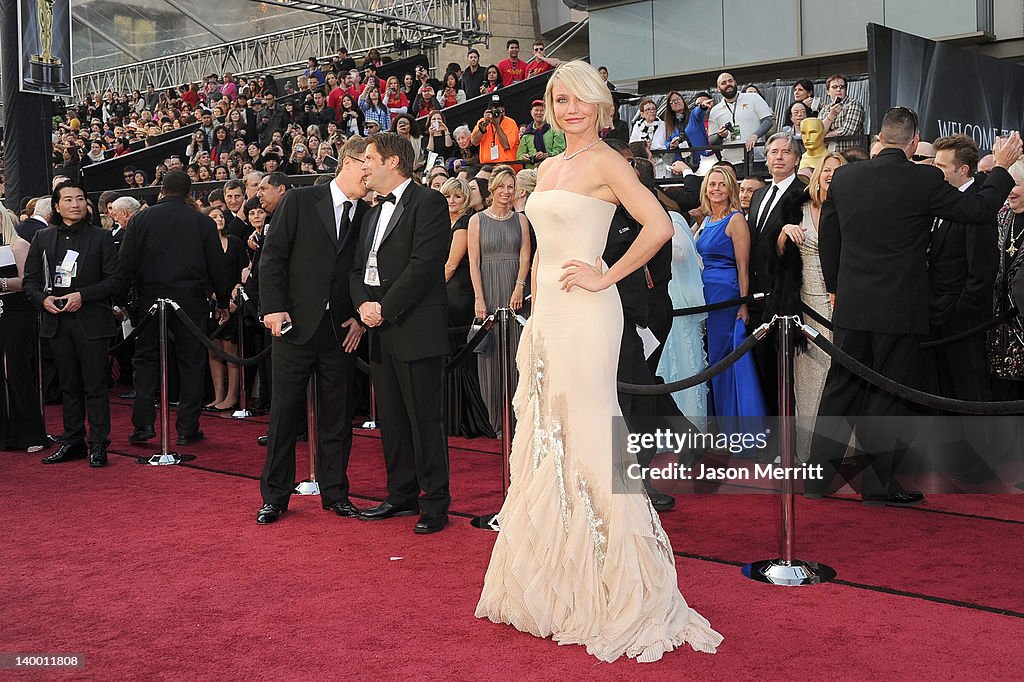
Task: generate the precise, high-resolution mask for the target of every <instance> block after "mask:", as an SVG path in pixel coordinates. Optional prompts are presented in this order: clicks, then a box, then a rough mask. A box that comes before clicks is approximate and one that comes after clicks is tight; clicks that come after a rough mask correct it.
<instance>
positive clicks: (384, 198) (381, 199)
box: [377, 194, 398, 205]
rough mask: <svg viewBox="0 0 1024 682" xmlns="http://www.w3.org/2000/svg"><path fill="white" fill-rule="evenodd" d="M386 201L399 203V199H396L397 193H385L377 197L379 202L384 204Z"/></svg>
mask: <svg viewBox="0 0 1024 682" xmlns="http://www.w3.org/2000/svg"><path fill="white" fill-rule="evenodd" d="M385 201H390V202H391V203H392V204H395V205H397V204H398V201H397V200H396V199H395V195H394V194H385V195H384V196H382V197H377V203H378V204H382V203H384V202H385Z"/></svg>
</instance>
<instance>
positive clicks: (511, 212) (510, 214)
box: [484, 209, 515, 223]
mask: <svg viewBox="0 0 1024 682" xmlns="http://www.w3.org/2000/svg"><path fill="white" fill-rule="evenodd" d="M484 213H486V214H487V215H489V216H491V217H492V218H494V219H495V220H497V221H498V222H499V223H500V222H501V221H503V220H508V219H509V218H511V217H512V214H514V213H515V209H513V210H511V211H509V212H508V213H506V214H505V215H503V216H501V217H500V218H499V217H498V214H497V213H495V212H494V211H492V210H491V209H487V210H486V211H484Z"/></svg>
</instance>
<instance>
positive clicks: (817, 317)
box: [800, 302, 1017, 349]
mask: <svg viewBox="0 0 1024 682" xmlns="http://www.w3.org/2000/svg"><path fill="white" fill-rule="evenodd" d="M800 308H801V309H802V310H803V312H804V313H805V314H806V315H807V316H809V317H810V318H811V319H813V320H814V321H815V322H817V323H818V324H820V325H821V326H822V327H824V328H825V329H828V330H829V331H832V321H831V320H826V319H825V318H824V317H822V316H821V314H820V313H818V312H817V311H816V310H814V309H813V308H811V307H810V306H808V305H807V304H806V303H803V302H801V303H800ZM1016 314H1017V310H1016V309H1012V310H1008V311H1006V312H1005V313H1001V314H999V315H996V316H995V317H993V318H992V319H991V320H987V321H985V322H982V323H981V324H979V325H977V326H975V327H971V328H970V329H965V330H964V331H962V332H958V333H956V334H954V335H953V336H947V337H946V338H944V339H935V340H933V341H925V342H924V343H922V344H920V345H919V346H918V348H920V349H925V348H937V347H939V346H945V345H948V344H951V343H956V342H957V341H963V340H964V339H969V338H970V337H972V336H974V335H975V334H980V333H981V332H984V331H988V330H989V329H992V328H993V327H997V326H999V325H1000V324H1002V323H1003V322H1006V321H1007V320H1008V319H1010V318H1011V317H1013V316H1014V315H1016Z"/></svg>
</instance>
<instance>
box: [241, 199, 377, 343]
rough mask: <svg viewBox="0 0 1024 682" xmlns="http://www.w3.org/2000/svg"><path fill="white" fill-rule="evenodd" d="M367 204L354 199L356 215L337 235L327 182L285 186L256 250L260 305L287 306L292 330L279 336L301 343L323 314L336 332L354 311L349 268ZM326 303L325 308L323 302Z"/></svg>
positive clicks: (272, 309) (275, 309)
mask: <svg viewBox="0 0 1024 682" xmlns="http://www.w3.org/2000/svg"><path fill="white" fill-rule="evenodd" d="M368 211H369V205H368V204H367V203H366V202H363V201H357V202H356V211H355V215H354V217H353V218H352V220H351V222H349V224H348V225H345V222H344V221H343V222H342V227H343V228H344V229H343V231H342V232H341V234H340V236H339V234H338V228H337V227H336V225H335V217H334V199H333V197H332V196H331V187H330V185H329V184H325V185H319V186H314V187H297V188H295V189H292V190H289V191H288V192H287V193H286V194H285V195H284V198H283V199H282V200H281V204H280V205H279V206H278V207H277V210H276V211H275V212H274V219H273V221H272V224H271V225H270V226H269V227H268V228H267V230H266V235H265V237H264V241H263V248H262V252H261V254H260V263H259V291H260V309H261V312H262V313H263V314H264V315H265V314H267V313H279V312H287V313H288V314H289V316H290V317H291V319H292V330H291V331H290V332H289V333H287V334H283V335H282V336H281V340H282V341H286V342H290V343H295V344H301V343H305V342H306V341H308V340H309V339H310V338H312V336H313V334H314V333H315V332H316V330H317V327H319V326H320V321H321V320H322V319H323V316H324V315H328V314H329V315H330V316H331V319H332V324H333V328H334V331H335V333H336V334H338V335H339V337H340V336H341V324H342V323H343V322H345V321H346V320H348V319H349V318H351V317H355V310H354V309H353V307H352V297H351V296H350V295H349V277H348V275H349V271H350V270H351V269H352V259H353V256H354V255H355V248H356V241H357V240H358V236H359V226H360V224H361V223H362V221H363V218H364V217H365V216H366V214H367V212H368ZM328 304H329V305H330V308H328Z"/></svg>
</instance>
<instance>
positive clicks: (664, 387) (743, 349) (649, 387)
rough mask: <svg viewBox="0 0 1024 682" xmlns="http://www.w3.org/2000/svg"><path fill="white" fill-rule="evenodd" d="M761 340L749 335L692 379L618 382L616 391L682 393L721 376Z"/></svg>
mask: <svg viewBox="0 0 1024 682" xmlns="http://www.w3.org/2000/svg"><path fill="white" fill-rule="evenodd" d="M762 340H763V339H761V338H758V337H757V336H755V335H753V334H751V335H750V336H748V337H747V340H746V341H744V342H743V343H741V344H740V345H738V346H736V350H734V351H733V352H731V353H729V354H728V355H726V356H725V357H724V358H722V359H721V360H719V361H718V362H716V363H715V364H713V365H711V366H710V367H708V368H707V369H706V370H704V371H703V372H700V373H699V374H694V375H693V376H692V377H689V378H687V379H680V380H679V381H673V382H671V383H667V384H627V383H624V382H622V381H620V382H618V383H619V387H618V391H619V393H625V394H627V395H666V394H668V393H675V392H676V391H683V390H685V389H687V388H693V387H694V386H700V385H701V384H703V383H704V382H706V381H709V380H710V379H711V377H713V376H716V375H718V374H721V373H722V372H724V371H725V370H727V369H729V367H731V366H732V365H734V364H736V361H738V360H739V359H740V358H741V357H743V355H745V354H746V353H748V352H749V351H750V349H751V348H753V347H754V346H756V345H757V344H759V343H761V341H762Z"/></svg>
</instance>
